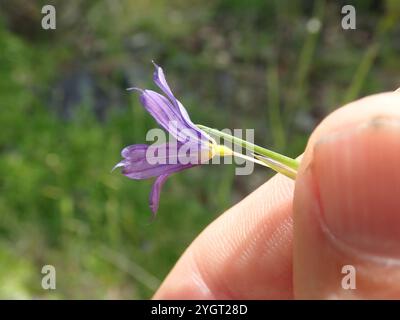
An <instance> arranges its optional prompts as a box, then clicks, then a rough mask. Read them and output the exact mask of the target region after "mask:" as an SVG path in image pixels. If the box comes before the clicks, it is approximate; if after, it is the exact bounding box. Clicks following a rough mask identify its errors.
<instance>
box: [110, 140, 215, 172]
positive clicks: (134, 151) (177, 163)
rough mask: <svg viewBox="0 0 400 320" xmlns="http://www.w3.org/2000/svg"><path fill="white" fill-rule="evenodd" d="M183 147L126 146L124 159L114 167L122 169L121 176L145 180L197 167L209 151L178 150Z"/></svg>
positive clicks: (194, 146)
mask: <svg viewBox="0 0 400 320" xmlns="http://www.w3.org/2000/svg"><path fill="white" fill-rule="evenodd" d="M183 146H186V145H183V144H179V143H178V144H175V143H166V144H161V145H152V146H148V145H143V144H137V145H132V146H128V147H126V148H125V149H124V150H123V151H122V154H123V157H124V158H125V159H124V160H122V161H121V162H120V163H118V164H117V165H116V166H115V167H116V168H117V167H122V171H121V172H122V174H124V175H125V176H127V177H128V178H131V179H137V180H140V179H147V178H151V177H157V176H160V175H162V174H171V173H174V172H178V171H181V170H184V169H187V168H191V167H194V166H196V165H199V164H201V162H202V161H204V159H203V158H204V154H207V153H208V152H209V149H201V147H202V145H197V144H195V145H189V147H192V149H188V148H187V147H185V148H184V149H180V148H182V147H183ZM181 150H183V152H182V151H181ZM188 151H189V152H188Z"/></svg>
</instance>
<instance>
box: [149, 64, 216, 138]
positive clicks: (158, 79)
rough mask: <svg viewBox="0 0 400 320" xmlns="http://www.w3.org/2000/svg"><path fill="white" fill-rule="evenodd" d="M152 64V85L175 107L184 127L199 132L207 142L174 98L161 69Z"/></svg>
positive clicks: (203, 135) (206, 136)
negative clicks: (184, 124)
mask: <svg viewBox="0 0 400 320" xmlns="http://www.w3.org/2000/svg"><path fill="white" fill-rule="evenodd" d="M153 64H154V66H155V68H156V70H155V71H154V74H153V80H154V83H155V84H156V85H157V86H158V87H159V88H160V89H161V90H162V91H163V92H164V93H165V94H166V95H167V97H168V98H169V100H170V101H171V102H172V104H173V106H174V107H175V110H176V111H178V112H179V113H180V115H181V116H182V119H183V121H184V122H185V123H186V125H187V126H188V127H190V128H192V129H194V130H196V131H197V132H199V133H200V135H201V136H202V138H204V139H206V140H208V139H209V136H208V135H206V134H205V133H204V132H202V131H201V130H200V129H199V128H197V126H196V125H195V124H194V123H193V122H192V120H190V117H189V114H188V113H187V111H186V109H185V107H184V106H183V105H182V103H180V102H179V100H177V99H176V98H175V96H174V94H173V93H172V90H171V88H170V87H169V85H168V83H167V79H166V78H165V74H164V71H163V69H162V68H161V67H160V66H158V65H157V64H155V63H154V62H153Z"/></svg>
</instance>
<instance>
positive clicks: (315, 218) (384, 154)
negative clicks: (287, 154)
mask: <svg viewBox="0 0 400 320" xmlns="http://www.w3.org/2000/svg"><path fill="white" fill-rule="evenodd" d="M399 166H400V94H398V93H397V92H395V93H382V94H377V95H373V96H370V97H367V98H364V99H361V100H358V101H356V102H353V103H351V104H349V105H347V106H345V107H343V108H341V109H339V110H337V111H335V112H334V113H332V114H331V115H330V116H328V117H327V118H326V119H325V120H324V121H323V122H322V123H321V125H320V126H319V127H318V128H317V129H316V130H315V132H314V133H313V134H312V136H311V138H310V141H309V143H308V145H307V148H306V151H305V154H304V157H303V159H302V163H301V166H300V170H299V173H298V177H297V180H296V187H295V196H294V204H293V205H294V261H293V269H294V280H293V281H294V291H295V297H296V298H301V299H308V298H314V299H342V298H345V299H347V298H350V299H365V298H366V299H370V298H377V299H380V298H389V299H400V168H399Z"/></svg>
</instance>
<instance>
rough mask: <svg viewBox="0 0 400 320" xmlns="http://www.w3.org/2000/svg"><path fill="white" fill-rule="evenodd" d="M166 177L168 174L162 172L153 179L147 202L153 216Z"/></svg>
mask: <svg viewBox="0 0 400 320" xmlns="http://www.w3.org/2000/svg"><path fill="white" fill-rule="evenodd" d="M168 177H169V174H162V175H161V176H159V177H157V179H156V181H154V184H153V187H152V188H151V192H150V199H149V203H150V209H151V211H152V212H153V217H155V215H156V213H157V210H158V205H159V203H160V194H161V188H162V186H163V185H164V183H165V181H166V180H167V178H168Z"/></svg>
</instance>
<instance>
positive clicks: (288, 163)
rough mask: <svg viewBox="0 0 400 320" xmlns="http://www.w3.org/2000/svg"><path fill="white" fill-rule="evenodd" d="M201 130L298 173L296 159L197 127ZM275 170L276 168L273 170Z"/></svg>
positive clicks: (225, 134) (217, 131)
mask: <svg viewBox="0 0 400 320" xmlns="http://www.w3.org/2000/svg"><path fill="white" fill-rule="evenodd" d="M197 126H198V127H199V128H200V129H201V130H203V131H205V132H206V133H208V134H211V135H214V136H217V137H220V138H223V139H226V140H227V141H230V142H232V143H234V144H236V145H240V146H242V147H244V148H245V149H247V150H250V151H251V152H253V153H256V154H259V155H261V156H263V157H266V158H269V159H271V160H272V161H274V162H276V163H279V164H281V165H283V166H285V167H288V168H289V169H291V170H293V171H294V172H297V169H298V168H299V161H298V160H296V159H292V158H289V157H286V156H284V155H282V154H280V153H277V152H274V151H271V150H268V149H265V148H263V147H260V146H257V145H255V144H253V143H251V142H248V141H246V140H242V139H240V138H237V137H235V136H232V135H230V134H227V133H224V132H222V131H219V130H216V129H212V128H209V127H206V126H203V125H197ZM273 169H275V168H273Z"/></svg>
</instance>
